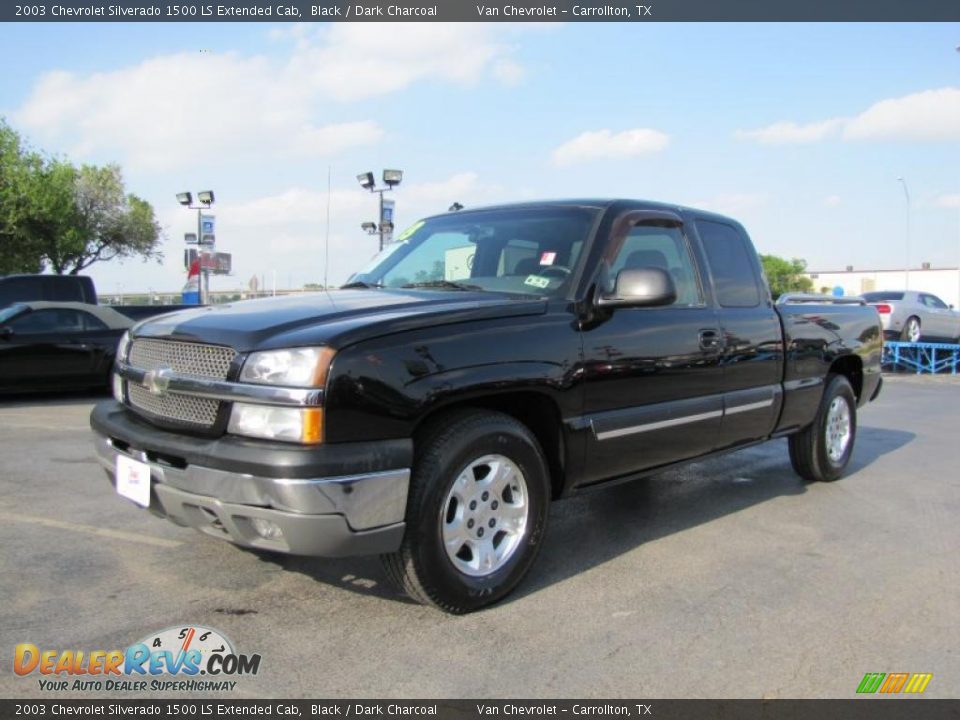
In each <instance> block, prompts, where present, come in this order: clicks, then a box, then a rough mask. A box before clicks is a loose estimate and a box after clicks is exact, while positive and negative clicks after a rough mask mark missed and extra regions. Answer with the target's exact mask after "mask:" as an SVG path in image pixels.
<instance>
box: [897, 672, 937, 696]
mask: <svg viewBox="0 0 960 720" xmlns="http://www.w3.org/2000/svg"><path fill="white" fill-rule="evenodd" d="M932 679H933V673H914V674H913V675H912V676H911V677H910V682H908V683H907V686H906V687H905V688H904V689H903V691H904V692H905V693H922V692H923V691H924V690H926V689H927V685H929V684H930V681H931V680H932Z"/></svg>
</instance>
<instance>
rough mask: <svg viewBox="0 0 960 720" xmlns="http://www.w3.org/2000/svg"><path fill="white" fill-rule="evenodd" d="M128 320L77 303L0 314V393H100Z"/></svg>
mask: <svg viewBox="0 0 960 720" xmlns="http://www.w3.org/2000/svg"><path fill="white" fill-rule="evenodd" d="M132 325H133V320H131V319H130V318H128V317H127V316H125V315H121V314H120V313H118V312H117V311H116V310H112V309H111V308H108V307H100V306H98V305H90V304H88V303H79V302H63V303H53V302H43V301H38V302H29V303H15V304H13V305H11V306H9V307H6V308H3V309H0V392H7V393H9V392H27V391H32V390H59V389H71V390H73V389H80V388H90V387H97V388H101V387H102V388H106V387H109V384H110V369H111V367H112V366H113V360H114V357H116V354H117V343H118V342H119V340H120V336H121V335H123V333H124V331H126V330H127V329H128V328H130V327H131V326H132Z"/></svg>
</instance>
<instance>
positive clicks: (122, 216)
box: [0, 120, 162, 275]
mask: <svg viewBox="0 0 960 720" xmlns="http://www.w3.org/2000/svg"><path fill="white" fill-rule="evenodd" d="M161 238H162V233H161V229H160V225H159V223H158V222H157V220H156V218H155V216H154V212H153V207H152V206H151V205H150V203H148V202H146V201H145V200H142V199H141V198H139V197H137V196H136V195H133V194H130V193H127V191H126V189H125V187H124V182H123V175H122V173H121V171H120V168H119V167H118V166H117V165H106V166H104V167H97V166H94V165H82V166H80V167H76V166H74V165H72V164H70V163H68V162H66V161H65V160H62V159H60V158H52V157H46V156H43V155H41V154H39V153H37V152H34V151H32V150H29V149H28V148H27V147H26V146H25V144H24V143H23V141H22V139H21V138H20V136H19V135H18V134H17V133H16V132H15V131H14V130H13V129H11V128H10V127H9V126H8V125H6V124H5V123H4V122H3V121H2V120H0V273H11V272H38V271H40V270H42V269H49V270H51V271H53V272H55V273H58V274H73V275H75V274H77V273H78V272H80V271H81V270H83V269H85V268H87V267H89V266H90V265H92V264H94V263H96V262H100V261H107V260H113V259H116V258H130V257H142V258H143V259H144V260H148V259H156V260H160V259H161V258H162V255H161V253H160V249H159V245H160V241H161Z"/></svg>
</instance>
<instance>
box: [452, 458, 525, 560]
mask: <svg viewBox="0 0 960 720" xmlns="http://www.w3.org/2000/svg"><path fill="white" fill-rule="evenodd" d="M529 497H530V496H529V493H528V492H527V481H526V479H525V478H524V476H523V473H522V472H520V468H518V467H517V465H516V464H515V463H514V462H513V461H512V460H510V458H508V457H505V456H503V455H484V456H483V457H479V458H477V459H476V460H474V461H472V462H471V463H470V464H468V465H467V466H466V467H465V468H464V469H463V470H461V471H460V474H459V475H457V479H456V480H455V481H454V483H453V487H451V488H450V492H448V493H447V497H446V499H445V500H444V502H443V505H442V506H441V508H440V528H441V537H442V540H443V547H444V550H446V553H447V557H448V558H449V559H450V562H451V563H453V566H454V567H455V568H456V569H457V570H459V571H460V572H462V573H463V574H464V575H469V576H471V577H484V576H486V575H490V574H492V573H495V572H497V571H498V570H500V569H501V568H502V567H503V566H504V565H506V564H507V562H509V560H510V558H511V557H513V554H514V553H515V552H516V550H517V548H518V547H519V546H520V542H521V541H522V540H523V537H524V535H526V534H527V526H528V522H529V517H530V502H529Z"/></svg>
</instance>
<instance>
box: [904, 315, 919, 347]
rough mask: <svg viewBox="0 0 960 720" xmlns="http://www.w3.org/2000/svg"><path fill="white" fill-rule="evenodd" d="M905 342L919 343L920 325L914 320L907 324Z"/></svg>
mask: <svg viewBox="0 0 960 720" xmlns="http://www.w3.org/2000/svg"><path fill="white" fill-rule="evenodd" d="M907 340H909V341H910V342H919V341H920V323H919V322H917V321H916V320H910V321H908V322H907Z"/></svg>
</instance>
